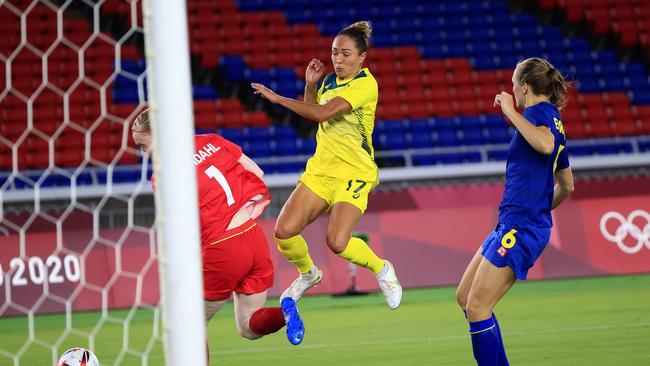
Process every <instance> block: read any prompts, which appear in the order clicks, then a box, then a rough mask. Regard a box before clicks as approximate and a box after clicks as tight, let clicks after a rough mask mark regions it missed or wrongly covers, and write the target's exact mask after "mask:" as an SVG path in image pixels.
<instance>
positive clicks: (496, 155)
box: [487, 150, 508, 161]
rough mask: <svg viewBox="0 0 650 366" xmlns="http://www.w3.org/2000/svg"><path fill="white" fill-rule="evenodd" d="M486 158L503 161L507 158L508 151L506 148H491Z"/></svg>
mask: <svg viewBox="0 0 650 366" xmlns="http://www.w3.org/2000/svg"><path fill="white" fill-rule="evenodd" d="M487 155H488V160H492V161H503V160H506V159H507V158H508V151H507V150H491V151H488V153H487Z"/></svg>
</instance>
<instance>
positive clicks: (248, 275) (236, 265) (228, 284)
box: [202, 220, 273, 301]
mask: <svg viewBox="0 0 650 366" xmlns="http://www.w3.org/2000/svg"><path fill="white" fill-rule="evenodd" d="M202 252H203V253H202V254H203V255H202V259H203V297H204V298H205V299H206V300H209V301H219V300H227V299H228V298H229V297H230V295H231V294H232V292H233V291H235V292H239V293H243V294H257V293H260V292H263V291H265V290H267V289H269V288H270V287H272V286H273V262H271V258H270V256H269V247H268V244H267V241H266V237H265V236H264V231H262V228H261V227H260V226H259V225H257V224H256V223H255V221H253V220H250V221H248V222H246V223H245V224H243V225H241V226H239V227H237V228H234V229H231V230H228V231H226V232H224V233H223V234H222V235H220V236H219V238H217V240H216V241H214V242H212V243H210V244H206V245H204V246H203V249H202Z"/></svg>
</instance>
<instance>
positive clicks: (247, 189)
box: [152, 134, 270, 245]
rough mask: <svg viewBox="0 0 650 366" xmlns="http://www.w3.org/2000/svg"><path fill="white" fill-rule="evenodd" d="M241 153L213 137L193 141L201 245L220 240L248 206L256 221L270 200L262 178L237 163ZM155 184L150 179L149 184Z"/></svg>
mask: <svg viewBox="0 0 650 366" xmlns="http://www.w3.org/2000/svg"><path fill="white" fill-rule="evenodd" d="M241 156H242V150H241V148H240V147H239V146H237V145H236V144H233V143H232V142H230V141H228V140H226V139H224V138H223V137H221V136H219V135H216V134H206V135H197V136H195V138H194V159H193V164H194V166H195V167H196V180H197V184H198V199H199V215H200V220H201V242H202V244H203V245H208V244H210V243H212V242H213V241H215V240H217V239H220V236H219V235H220V234H222V233H224V232H225V231H226V229H227V228H228V225H229V224H230V222H231V221H232V219H233V217H234V216H235V214H236V213H237V212H239V211H240V210H241V209H242V208H244V207H248V209H249V212H250V214H251V217H252V218H253V219H255V218H257V217H258V216H259V215H260V214H261V213H262V212H263V209H264V207H266V205H267V204H268V202H269V201H270V194H269V190H268V188H267V187H266V184H265V183H264V181H263V180H262V179H260V178H259V177H258V176H257V175H255V174H254V173H252V172H250V171H248V170H246V169H245V168H244V166H243V165H241V164H240V163H239V158H241ZM153 182H154V180H153V177H152V183H153Z"/></svg>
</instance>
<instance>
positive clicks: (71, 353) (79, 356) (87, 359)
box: [57, 347, 99, 366]
mask: <svg viewBox="0 0 650 366" xmlns="http://www.w3.org/2000/svg"><path fill="white" fill-rule="evenodd" d="M57 366H99V361H98V360H97V357H96V356H95V355H94V354H93V353H92V352H90V351H89V350H87V349H85V348H81V347H75V348H70V349H69V350H67V351H65V352H63V354H62V355H61V358H60V359H59V363H58V364H57Z"/></svg>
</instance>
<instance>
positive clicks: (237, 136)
mask: <svg viewBox="0 0 650 366" xmlns="http://www.w3.org/2000/svg"><path fill="white" fill-rule="evenodd" d="M217 133H218V134H219V135H221V136H222V137H223V138H225V139H226V140H228V141H230V142H233V143H235V144H237V145H240V146H241V144H242V143H243V142H244V136H243V133H242V130H241V129H239V128H223V129H221V130H218V131H217Z"/></svg>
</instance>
